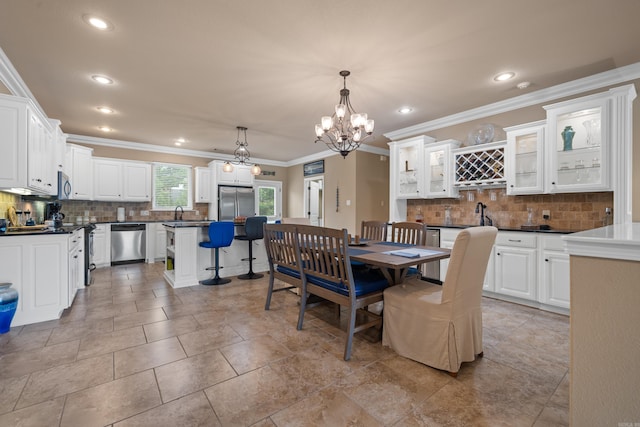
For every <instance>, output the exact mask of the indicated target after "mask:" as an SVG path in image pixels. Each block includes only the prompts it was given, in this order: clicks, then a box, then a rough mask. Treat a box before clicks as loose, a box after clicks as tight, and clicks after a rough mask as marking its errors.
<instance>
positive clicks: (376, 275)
mask: <svg viewBox="0 0 640 427" xmlns="http://www.w3.org/2000/svg"><path fill="white" fill-rule="evenodd" d="M307 280H308V281H309V283H313V284H314V285H317V286H321V287H323V288H325V289H328V290H330V291H333V292H336V293H339V294H341V295H345V296H348V295H349V291H348V290H347V287H346V286H345V285H344V283H334V282H330V281H328V280H324V279H321V278H319V277H316V276H312V275H309V276H307ZM353 281H354V282H355V283H354V287H355V290H356V297H359V296H361V295H366V294H370V293H372V292H377V291H382V290H384V289H385V288H387V287H388V286H389V282H388V281H387V279H385V278H384V276H383V275H382V273H381V272H380V270H377V269H376V270H356V271H353Z"/></svg>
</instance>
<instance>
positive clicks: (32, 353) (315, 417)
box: [0, 263, 569, 427]
mask: <svg viewBox="0 0 640 427" xmlns="http://www.w3.org/2000/svg"><path fill="white" fill-rule="evenodd" d="M162 269H163V264H161V263H159V264H135V265H128V266H119V267H113V268H104V269H99V270H97V271H96V272H95V273H94V283H93V284H92V285H91V286H90V287H87V288H86V289H84V290H81V291H80V292H79V293H78V295H77V296H76V299H75V302H74V304H73V306H72V308H71V309H70V310H67V311H66V312H65V313H64V315H63V316H62V318H61V319H60V320H56V321H51V322H44V323H38V324H33V325H28V326H24V327H16V328H12V329H11V331H10V332H8V333H6V334H3V335H0V396H1V397H2V398H1V399H0V426H16V425H19V426H58V425H59V426H82V427H87V426H114V427H123V426H154V427H159V426H250V425H255V426H278V427H284V426H306V425H314V426H332V427H333V426H347V425H349V426H381V425H387V426H441V425H446V426H561V425H568V407H569V396H568V394H569V393H568V390H569V385H568V367H569V366H568V359H569V357H568V352H569V350H568V341H569V340H568V338H569V321H568V318H567V317H566V316H560V315H555V314H551V313H547V312H543V311H539V310H535V309H532V308H528V307H523V306H520V305H516V304H510V303H506V302H501V301H496V300H492V299H487V298H485V299H484V300H483V310H484V337H485V349H484V354H485V356H484V358H482V359H479V360H477V361H475V362H473V363H468V364H464V365H463V367H462V369H461V371H460V373H459V375H458V377H457V378H455V379H454V378H451V377H450V376H448V375H447V374H445V373H443V372H440V371H437V370H434V369H432V368H429V367H427V366H424V365H421V364H418V363H415V362H413V361H410V360H408V359H405V358H402V357H399V356H397V355H396V354H395V353H394V352H393V351H392V350H390V349H389V348H385V347H382V345H381V344H380V342H377V343H372V342H370V341H368V340H365V339H363V338H362V337H358V336H357V337H356V339H355V342H354V350H353V356H352V359H351V361H349V362H345V361H343V360H342V354H343V349H344V347H343V346H344V340H343V338H344V332H342V330H341V329H340V328H339V325H337V324H336V317H335V312H334V311H333V310H332V309H331V307H328V306H324V307H323V306H320V307H316V308H313V309H311V310H309V311H308V313H307V316H306V319H305V325H304V330H302V331H297V330H296V329H295V323H296V316H297V308H298V307H297V297H296V296H295V295H294V294H292V293H289V292H279V293H277V294H275V295H274V297H273V301H272V306H271V310H270V311H265V310H264V301H265V291H266V285H267V280H266V278H265V279H259V280H254V281H241V280H238V279H234V280H233V281H232V282H231V283H230V284H228V285H224V286H218V287H204V286H195V287H190V288H183V289H175V290H174V289H172V288H171V287H169V286H168V285H167V284H166V283H165V282H164V280H163V279H162ZM342 318H344V316H342Z"/></svg>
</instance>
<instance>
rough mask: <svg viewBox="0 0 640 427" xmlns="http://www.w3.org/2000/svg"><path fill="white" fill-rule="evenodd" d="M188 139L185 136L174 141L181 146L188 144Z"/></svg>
mask: <svg viewBox="0 0 640 427" xmlns="http://www.w3.org/2000/svg"><path fill="white" fill-rule="evenodd" d="M186 143H187V140H186V139H184V138H178V139H176V142H175V143H174V144H175V145H177V146H178V147H179V146H181V145H182V144H186Z"/></svg>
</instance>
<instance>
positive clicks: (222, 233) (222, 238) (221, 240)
mask: <svg viewBox="0 0 640 427" xmlns="http://www.w3.org/2000/svg"><path fill="white" fill-rule="evenodd" d="M234 231H235V228H234V225H233V222H232V221H219V222H212V223H211V224H209V241H208V242H200V243H199V245H200V247H202V248H208V249H213V250H214V251H215V258H216V265H215V267H208V268H207V270H215V271H216V275H215V276H214V277H212V278H211V279H206V280H201V281H200V284H201V285H224V284H225V283H229V282H230V281H231V279H226V278H224V279H223V278H222V277H220V274H219V272H220V268H222V267H220V248H226V247H229V246H231V243H232V242H233V235H234Z"/></svg>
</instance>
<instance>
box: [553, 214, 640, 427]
mask: <svg viewBox="0 0 640 427" xmlns="http://www.w3.org/2000/svg"><path fill="white" fill-rule="evenodd" d="M563 239H564V240H565V242H566V244H567V249H568V252H569V256H570V262H571V347H570V348H571V353H570V354H571V356H570V357H571V359H570V366H571V375H570V388H571V393H570V408H571V410H570V414H569V417H570V419H569V421H570V423H571V425H574V426H585V425H607V424H615V423H616V422H617V423H618V425H621V424H625V425H626V424H632V423H627V422H626V421H634V422H636V423H637V422H638V420H639V418H638V417H639V415H640V400H639V399H638V384H639V383H640V370H639V369H638V354H640V332H639V331H638V325H639V324H640V310H638V306H639V305H640V280H639V279H638V278H639V277H640V223H633V224H616V225H610V226H608V227H602V228H597V229H594V230H588V231H582V232H579V233H574V234H570V235H567V236H565V237H563Z"/></svg>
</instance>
